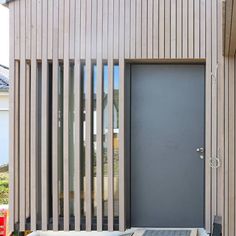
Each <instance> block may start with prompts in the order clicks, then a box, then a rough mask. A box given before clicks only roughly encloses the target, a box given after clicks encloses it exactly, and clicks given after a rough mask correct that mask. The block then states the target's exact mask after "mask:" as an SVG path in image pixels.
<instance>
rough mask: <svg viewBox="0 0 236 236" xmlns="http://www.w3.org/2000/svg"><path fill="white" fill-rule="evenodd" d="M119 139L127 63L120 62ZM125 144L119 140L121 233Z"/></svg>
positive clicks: (122, 227)
mask: <svg viewBox="0 0 236 236" xmlns="http://www.w3.org/2000/svg"><path fill="white" fill-rule="evenodd" d="M119 67H120V74H119V83H120V88H119V137H124V136H125V126H124V121H125V107H124V104H125V61H124V59H122V58H121V59H120V60H119ZM124 153H125V143H124V138H119V231H125V229H126V218H125V154H124Z"/></svg>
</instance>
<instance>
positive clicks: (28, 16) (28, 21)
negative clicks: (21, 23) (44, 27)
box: [25, 0, 32, 59]
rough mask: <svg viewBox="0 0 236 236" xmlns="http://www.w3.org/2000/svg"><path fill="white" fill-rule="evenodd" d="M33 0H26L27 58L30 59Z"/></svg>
mask: <svg viewBox="0 0 236 236" xmlns="http://www.w3.org/2000/svg"><path fill="white" fill-rule="evenodd" d="M31 2H32V1H31V0H26V5H25V7H26V15H25V20H26V21H25V22H26V35H25V41H26V45H27V47H26V59H30V56H31V52H30V50H31V18H32V15H31Z"/></svg>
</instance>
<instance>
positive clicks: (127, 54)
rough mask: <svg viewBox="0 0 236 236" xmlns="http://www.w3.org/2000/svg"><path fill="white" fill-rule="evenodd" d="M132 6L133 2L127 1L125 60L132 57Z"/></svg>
mask: <svg viewBox="0 0 236 236" xmlns="http://www.w3.org/2000/svg"><path fill="white" fill-rule="evenodd" d="M130 5H131V1H125V10H124V11H125V26H124V27H125V58H129V57H130V37H131V25H130V21H131V19H130V13H131V11H130Z"/></svg>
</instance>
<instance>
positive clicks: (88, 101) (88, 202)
mask: <svg viewBox="0 0 236 236" xmlns="http://www.w3.org/2000/svg"><path fill="white" fill-rule="evenodd" d="M86 76H87V77H86V94H85V111H86V125H85V126H86V127H85V137H86V138H85V177H86V189H85V211H86V231H91V223H92V219H91V216H92V192H91V191H92V186H91V180H92V176H91V175H92V173H91V168H92V160H91V158H92V127H91V126H92V65H91V60H90V59H87V60H86Z"/></svg>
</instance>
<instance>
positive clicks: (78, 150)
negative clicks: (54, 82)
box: [74, 57, 82, 231]
mask: <svg viewBox="0 0 236 236" xmlns="http://www.w3.org/2000/svg"><path fill="white" fill-rule="evenodd" d="M81 102H82V101H81V64H80V60H79V59H78V58H77V57H76V61H75V176H74V189H75V194H74V196H75V197H74V199H75V230H76V231H79V230H80V212H81V205H80V198H81V196H80V183H81V173H80V171H79V170H81V164H80V159H81V153H82V150H81V141H82V139H81V138H82V137H81V126H82V124H81Z"/></svg>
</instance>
